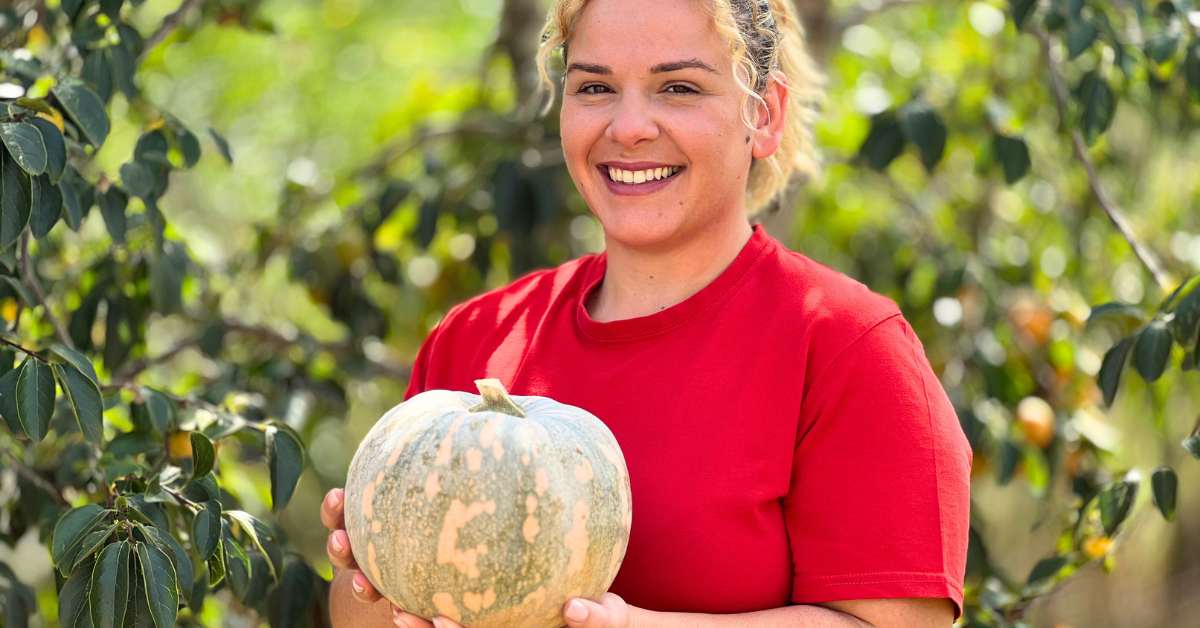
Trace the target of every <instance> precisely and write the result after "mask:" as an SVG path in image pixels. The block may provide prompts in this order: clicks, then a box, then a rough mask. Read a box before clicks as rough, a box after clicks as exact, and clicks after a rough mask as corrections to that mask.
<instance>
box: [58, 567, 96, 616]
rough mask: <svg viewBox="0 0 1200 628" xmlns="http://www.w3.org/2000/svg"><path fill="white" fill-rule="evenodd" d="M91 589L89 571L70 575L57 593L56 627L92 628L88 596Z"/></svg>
mask: <svg viewBox="0 0 1200 628" xmlns="http://www.w3.org/2000/svg"><path fill="white" fill-rule="evenodd" d="M91 588H92V572H91V570H90V569H88V570H84V569H79V570H77V571H75V572H74V573H72V574H71V577H70V578H68V579H67V581H66V583H64V584H63V587H62V590H61V591H59V592H58V625H59V626H61V628H92V614H91V613H90V612H89V607H88V597H89V596H88V594H89V593H90V591H91Z"/></svg>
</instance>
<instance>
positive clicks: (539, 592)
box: [521, 586, 546, 606]
mask: <svg viewBox="0 0 1200 628" xmlns="http://www.w3.org/2000/svg"><path fill="white" fill-rule="evenodd" d="M545 602H546V587H544V586H541V587H538V588H536V589H534V590H533V592H532V593H530V594H529V595H526V596H525V597H524V598H522V599H521V606H525V605H527V604H532V605H533V606H541V605H542V604H544V603H545Z"/></svg>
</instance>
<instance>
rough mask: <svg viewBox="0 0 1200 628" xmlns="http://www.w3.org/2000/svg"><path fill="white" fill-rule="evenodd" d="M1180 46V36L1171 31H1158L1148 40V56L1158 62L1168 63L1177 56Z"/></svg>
mask: <svg viewBox="0 0 1200 628" xmlns="http://www.w3.org/2000/svg"><path fill="white" fill-rule="evenodd" d="M1178 48H1179V36H1178V35H1171V34H1169V33H1158V34H1156V35H1154V36H1153V37H1151V38H1150V40H1149V41H1147V42H1146V56H1147V57H1149V58H1150V59H1151V60H1153V61H1154V62H1155V63H1157V64H1160V65H1161V64H1163V63H1166V62H1167V61H1169V60H1170V59H1171V57H1174V56H1175V51H1176V50H1177V49H1178Z"/></svg>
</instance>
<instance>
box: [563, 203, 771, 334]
mask: <svg viewBox="0 0 1200 628" xmlns="http://www.w3.org/2000/svg"><path fill="white" fill-rule="evenodd" d="M705 231H707V232H708V233H707V234H706V235H705V237H699V238H690V239H689V240H688V241H687V242H684V243H683V244H680V245H678V246H674V247H670V248H667V247H664V248H662V249H655V250H644V249H635V248H630V247H626V246H623V245H621V244H620V243H617V242H614V241H611V240H608V239H606V240H605V255H606V257H607V262H606V267H605V271H604V279H603V280H602V281H601V284H600V287H599V289H597V290H596V292H595V293H593V295H592V298H591V300H590V301H589V302H588V303H587V304H586V305H587V310H588V313H589V315H590V316H591V317H592V318H593V319H594V320H596V321H597V322H608V321H614V320H624V319H627V318H637V317H639V316H648V315H650V314H653V313H655V312H659V311H661V310H665V309H667V308H669V307H671V306H672V305H675V304H677V303H680V302H682V301H684V300H686V299H687V298H688V297H690V296H692V295H693V294H696V293H697V292H699V291H700V290H701V289H702V288H704V287H705V286H707V285H708V284H710V283H712V281H713V280H714V279H716V278H717V276H719V275H720V274H721V272H722V271H724V270H725V269H726V268H728V267H729V264H730V263H731V262H733V260H734V258H735V257H737V255H738V253H739V252H740V251H741V250H742V247H744V246H745V245H746V242H747V241H748V240H749V239H750V236H751V235H753V233H754V231H753V229H752V228H751V226H750V223H749V221H747V220H746V219H745V218H741V219H740V220H738V221H735V222H733V223H732V224H731V225H730V226H729V227H728V228H724V229H706V230H705Z"/></svg>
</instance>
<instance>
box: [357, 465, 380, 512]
mask: <svg viewBox="0 0 1200 628" xmlns="http://www.w3.org/2000/svg"><path fill="white" fill-rule="evenodd" d="M382 481H383V471H380V472H379V474H378V475H376V476H375V479H374V480H371V481H370V482H367V486H366V487H365V488H363V495H362V514H363V517H366V518H367V520H368V521H369V520H371V519H374V518H375V487H376V486H378V485H379V483H380V482H382Z"/></svg>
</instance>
